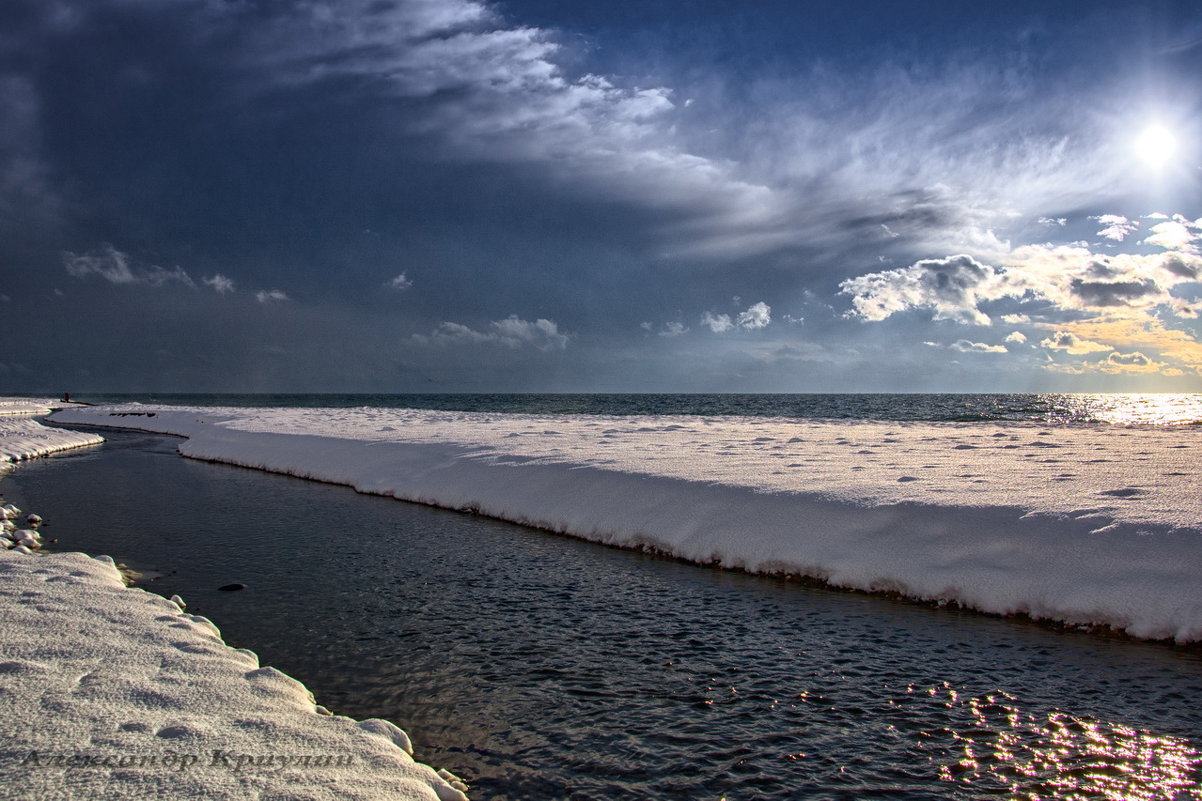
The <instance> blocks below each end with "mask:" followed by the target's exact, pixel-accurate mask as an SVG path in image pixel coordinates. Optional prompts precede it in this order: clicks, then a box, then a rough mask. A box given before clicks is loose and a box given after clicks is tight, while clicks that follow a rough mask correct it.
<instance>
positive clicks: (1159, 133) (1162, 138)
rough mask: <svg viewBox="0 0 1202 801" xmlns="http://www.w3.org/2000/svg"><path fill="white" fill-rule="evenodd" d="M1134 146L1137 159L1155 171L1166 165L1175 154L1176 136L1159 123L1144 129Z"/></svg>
mask: <svg viewBox="0 0 1202 801" xmlns="http://www.w3.org/2000/svg"><path fill="white" fill-rule="evenodd" d="M1134 144H1135V154H1136V155H1137V156H1138V157H1139V159H1140V160H1141V161H1143V162H1144V163H1145V164H1147V165H1148V166H1150V167H1153V168H1155V169H1160V168H1162V167H1164V166H1165V165H1167V164H1168V163H1169V162H1170V161H1172V159H1173V157H1174V156H1175V155H1176V154H1177V136H1176V135H1175V134H1174V133H1173V132H1172V131H1170V130H1169V129H1168V128H1166V127H1165V126H1163V125H1161V124H1159V123H1153V124H1152V125H1149V126H1148V127H1146V128H1144V129H1143V131H1141V132H1140V134H1139V136H1137V137H1136V138H1135V143H1134Z"/></svg>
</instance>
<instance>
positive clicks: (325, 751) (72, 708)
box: [0, 404, 466, 801]
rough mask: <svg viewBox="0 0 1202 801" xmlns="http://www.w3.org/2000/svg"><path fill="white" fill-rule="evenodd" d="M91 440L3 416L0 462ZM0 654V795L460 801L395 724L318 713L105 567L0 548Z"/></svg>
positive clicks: (290, 685)
mask: <svg viewBox="0 0 1202 801" xmlns="http://www.w3.org/2000/svg"><path fill="white" fill-rule="evenodd" d="M14 405H15V404H14ZM45 411H46V410H45V409H35V410H33V412H32V413H39V412H45ZM37 429H41V432H39V431H38V430H37ZM100 441H101V439H100V438H99V437H95V436H93V435H80V434H77V433H76V432H70V431H64V430H61V429H52V428H47V427H44V426H39V425H37V424H36V423H35V422H34V421H32V420H20V419H8V417H7V416H6V417H5V418H0V457H7V458H20V459H25V458H32V457H34V456H38V455H46V454H48V453H52V452H54V451H56V450H61V449H62V448H64V447H72V446H73V445H75V446H77V445H83V444H91V443H94V442H100ZM2 486H3V485H0V489H2ZM7 512H8V513H9V514H15V513H13V511H12V508H11V507H10V508H9V509H8V510H7ZM22 551H24V552H22ZM0 643H3V651H2V653H0V735H2V738H3V745H0V765H2V766H3V775H4V780H3V781H0V798H11V799H21V800H22V801H28V800H29V799H76V798H78V799H91V798H104V799H146V798H161V799H185V798H186V799H230V800H231V801H233V800H234V799H239V800H240V799H246V798H264V799H265V798H272V799H296V801H319V800H320V801H325V800H326V799H329V800H330V801H333V800H334V799H339V800H340V801H341V800H344V799H363V800H364V801H368V800H369V799H370V800H371V801H383V800H384V799H389V800H391V799H406V800H408V799H414V800H416V799H428V800H430V801H453V800H454V799H465V798H466V795H465V794H464V792H463V790H465V789H466V785H464V784H463V783H462V782H460V781H459V780H458V779H457V778H456V777H454V776H453V775H451V774H450V773H448V772H446V771H438V772H436V771H435V770H434V769H433V768H430V767H429V766H427V765H423V764H420V763H418V762H416V761H415V760H414V759H413V757H412V755H411V754H412V746H411V745H410V743H409V738H408V737H407V736H406V735H405V733H404V732H402V731H401V730H400V729H398V728H397V727H396V726H394V725H393V724H391V723H389V722H387V721H384V720H366V721H362V722H359V721H355V720H352V719H350V718H346V717H341V716H335V715H331V714H329V712H327V711H326V710H325V709H324V708H323V707H320V706H317V705H316V704H315V703H314V699H313V697H312V695H311V694H310V693H309V691H308V690H307V689H306V688H305V687H304V686H303V685H302V684H300V683H299V682H297V681H295V680H294V679H291V678H289V677H288V676H286V675H284V674H283V673H281V672H279V671H278V670H275V669H274V668H271V667H263V666H260V665H259V661H258V657H257V656H256V655H255V654H254V653H252V652H250V651H247V650H242V649H234V648H230V647H229V646H227V645H226V644H225V643H224V642H223V641H222V640H221V636H220V633H219V631H218V630H217V628H216V626H214V625H213V624H212V623H211V622H210V621H208V620H207V619H205V618H202V617H198V616H195V615H189V614H186V613H185V612H184V611H183V609H181V606H180V605H178V604H177V603H174V602H172V601H169V600H167V599H164V598H162V597H160V596H157V595H154V594H152V593H149V592H145V591H143V590H140V589H131V588H128V587H126V586H125V585H124V583H123V582H122V580H121V576H120V573H119V572H118V570H117V567H116V565H115V564H114V563H113V560H112V559H110V558H109V557H107V556H98V557H95V558H91V557H89V556H87V555H85V554H81V553H54V554H42V553H36V552H35V553H30V552H29V551H28V550H27V549H22V548H18V549H14V550H5V549H0Z"/></svg>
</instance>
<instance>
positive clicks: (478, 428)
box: [54, 404, 1202, 642]
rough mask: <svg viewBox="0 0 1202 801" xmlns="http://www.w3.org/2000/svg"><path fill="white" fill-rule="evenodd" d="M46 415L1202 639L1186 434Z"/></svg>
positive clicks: (985, 603)
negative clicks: (166, 435)
mask: <svg viewBox="0 0 1202 801" xmlns="http://www.w3.org/2000/svg"><path fill="white" fill-rule="evenodd" d="M54 419H56V420H63V421H64V422H75V423H93V424H101V425H113V426H121V427H131V428H139V429H143V430H150V431H158V432H162V433H171V434H176V435H181V436H184V437H187V438H188V439H187V441H185V442H183V443H182V444H181V445H180V446H179V449H180V452H181V453H182V454H184V455H185V456H189V457H192V458H197V459H205V460H211V461H219V462H225V463H230V464H237V465H242V466H246V467H253V468H258V469H263V470H270V471H274V472H280V473H286V474H289V475H295V476H300V477H304V478H311V479H316V480H321V481H327V482H333V483H338V484H346V485H349V486H352V487H354V488H356V489H357V490H359V491H361V492H369V493H375V494H381V495H389V496H393V497H396V498H400V499H403V500H408V501H416V502H419V503H426V504H431V505H436V506H441V507H447V508H452V509H463V510H470V511H473V512H476V513H479V514H484V515H489V516H492V517H497V518H500V519H504V520H510V521H513V522H517V523H522V524H526V525H531V526H536V527H539V528H543V529H547V530H550V531H555V532H561V533H564V534H569V535H572V536H576V537H581V538H584V539H589V540H595V541H598V542H603V543H607V544H611V545H617V546H621V547H630V548H644V549H649V550H654V551H657V552H661V553H664V554H668V555H672V556H675V557H679V558H682V559H687V560H690V561H693V562H697V563H700V564H713V565H718V566H722V567H728V568H738V569H743V570H748V571H751V572H758V573H772V574H790V575H799V576H808V577H812V578H816V579H819V580H822V581H825V582H827V583H829V584H831V585H832V586H836V587H845V588H853V589H859V590H865V591H870V592H889V593H898V594H901V595H904V596H907V597H911V598H915V599H921V600H929V601H949V602H957V603H960V604H962V605H964V606H967V607H970V608H973V609H977V610H980V611H984V612H990V613H997V614H1014V613H1021V614H1026V615H1029V616H1031V617H1033V618H1036V619H1044V620H1051V621H1059V622H1063V623H1068V624H1074V625H1087V626H1105V627H1109V628H1112V629H1116V630H1120V631H1125V632H1127V633H1129V634H1131V635H1133V636H1136V637H1141V638H1152V639H1164V638H1171V639H1175V640H1177V641H1178V642H1194V641H1198V640H1202V582H1199V581H1198V575H1199V573H1200V572H1202V508H1200V502H1199V498H1198V493H1197V491H1196V487H1197V485H1198V484H1197V482H1198V471H1197V468H1196V467H1195V463H1196V458H1195V457H1193V456H1192V455H1191V453H1192V451H1193V448H1194V447H1195V446H1196V444H1197V439H1196V437H1197V436H1198V432H1196V431H1193V430H1192V429H1174V430H1157V429H1118V428H1104V427H1096V428H1087V427H1080V428H1055V429H1050V430H1045V429H1043V428H1041V427H1039V426H1034V425H1028V424H1010V425H998V424H925V423H846V422H829V421H814V420H765V419H762V418H756V419H742V418H698V417H636V418H631V417H592V416H554V415H502V414H483V413H464V412H433V411H419V410H404V409H375V408H361V409H231V408H187V409H184V408H179V407H149V406H139V405H136V404H135V405H130V406H122V407H112V408H109V407H93V408H86V409H71V410H66V411H64V412H60V413H58V414H56V416H55V418H54Z"/></svg>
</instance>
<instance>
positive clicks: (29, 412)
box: [0, 398, 62, 417]
mask: <svg viewBox="0 0 1202 801" xmlns="http://www.w3.org/2000/svg"><path fill="white" fill-rule="evenodd" d="M56 405H58V406H61V405H62V404H56V403H55V402H54V401H51V400H47V399H44V398H0V417H5V416H8V415H20V416H26V417H29V416H35V415H40V414H50V412H51V411H52V410H53V409H54V408H55V407H56Z"/></svg>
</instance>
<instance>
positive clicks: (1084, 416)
mask: <svg viewBox="0 0 1202 801" xmlns="http://www.w3.org/2000/svg"><path fill="white" fill-rule="evenodd" d="M75 400H80V401H87V402H90V403H128V402H130V401H137V402H141V403H162V404H172V405H177V406H286V407H298V406H308V407H356V406H369V407H373V408H404V409H442V410H451V411H467V412H520V413H528V414H621V415H627V414H638V415H657V414H695V415H706V416H719V415H740V416H747V417H806V418H822V419H834V420H921V421H928V422H987V421H992V420H999V421H1030V422H1038V423H1045V424H1053V425H1057V424H1062V425H1092V424H1099V423H1101V424H1124V425H1130V424H1152V425H1198V424H1202V393H1101V394H1064V393H1038V394H1037V393H1016V394H990V395H963V394H959V395H956V394H801V395H797V394H752V395H747V394H743V395H740V394H710V395H703V394H702V395H690V394H667V395H656V394H628V395H606V394H441V395H440V394H428V395H354V394H350V395H278V394H277V395H185V394H174V395H170V394H168V395H163V394H159V395H151V394H142V395H86V396H77V397H76V398H75Z"/></svg>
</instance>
